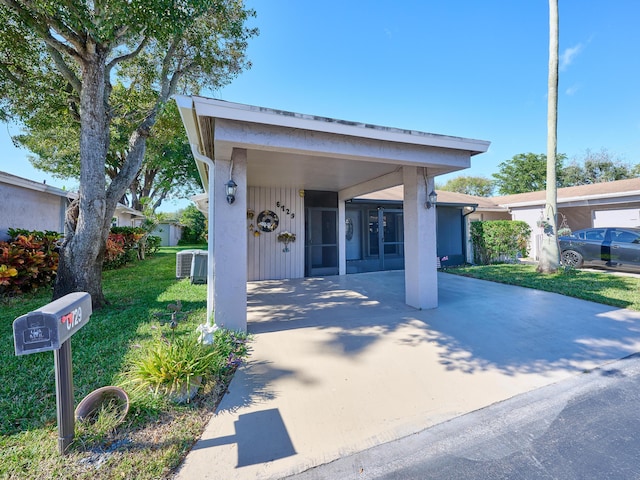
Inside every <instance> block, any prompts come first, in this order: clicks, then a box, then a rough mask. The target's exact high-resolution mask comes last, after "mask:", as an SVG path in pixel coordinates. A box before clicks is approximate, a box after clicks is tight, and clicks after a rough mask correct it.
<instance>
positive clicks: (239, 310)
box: [209, 148, 247, 331]
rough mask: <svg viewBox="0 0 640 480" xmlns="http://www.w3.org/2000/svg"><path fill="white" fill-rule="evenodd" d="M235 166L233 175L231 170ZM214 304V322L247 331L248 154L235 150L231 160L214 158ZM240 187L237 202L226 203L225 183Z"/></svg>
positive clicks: (210, 220)
mask: <svg viewBox="0 0 640 480" xmlns="http://www.w3.org/2000/svg"><path fill="white" fill-rule="evenodd" d="M232 166H233V172H231V167H232ZM214 178H215V188H214V196H215V202H214V214H213V216H209V222H212V221H213V222H214V223H215V225H214V229H213V230H214V239H213V241H214V256H213V261H214V267H213V268H214V276H215V283H214V304H215V323H216V325H219V326H221V327H225V328H228V329H231V330H242V331H246V330H247V151H246V150H245V149H237V148H234V149H233V151H232V153H231V160H227V159H224V158H216V159H215V174H214ZM230 178H233V180H234V181H235V182H236V184H237V185H238V189H237V193H236V199H235V202H234V203H233V204H231V205H229V203H227V195H226V191H225V184H226V183H227V182H228V181H229V179H230Z"/></svg>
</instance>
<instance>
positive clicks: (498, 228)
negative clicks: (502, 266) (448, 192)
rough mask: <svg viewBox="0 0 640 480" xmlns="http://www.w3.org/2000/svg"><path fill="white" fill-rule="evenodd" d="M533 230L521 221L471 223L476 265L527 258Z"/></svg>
mask: <svg viewBox="0 0 640 480" xmlns="http://www.w3.org/2000/svg"><path fill="white" fill-rule="evenodd" d="M530 235H531V228H530V227H529V225H528V224H527V223H526V222H523V221H519V220H489V221H484V222H482V221H475V222H471V241H472V242H473V253H474V260H475V262H476V263H479V264H482V265H488V264H490V263H506V262H513V261H515V260H516V259H517V257H518V256H523V257H526V256H527V250H528V242H529V236H530Z"/></svg>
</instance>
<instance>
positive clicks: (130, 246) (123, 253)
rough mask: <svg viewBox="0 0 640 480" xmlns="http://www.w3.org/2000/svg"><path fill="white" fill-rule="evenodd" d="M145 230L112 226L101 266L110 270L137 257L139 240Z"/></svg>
mask: <svg viewBox="0 0 640 480" xmlns="http://www.w3.org/2000/svg"><path fill="white" fill-rule="evenodd" d="M144 235H145V230H144V229H143V228H139V227H112V228H111V231H110V233H109V238H107V250H106V252H105V257H104V263H103V265H102V268H103V269H105V270H110V269H114V268H119V267H122V266H123V265H125V264H127V263H129V262H133V261H134V260H136V259H137V258H138V253H137V250H138V249H139V248H140V245H139V242H140V240H141V239H142V238H143V237H144Z"/></svg>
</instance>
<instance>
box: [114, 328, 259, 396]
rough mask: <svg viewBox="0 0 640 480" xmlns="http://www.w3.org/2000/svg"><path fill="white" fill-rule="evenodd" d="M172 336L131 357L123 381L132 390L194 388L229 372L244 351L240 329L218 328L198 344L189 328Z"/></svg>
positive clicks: (165, 392) (168, 392) (163, 391)
mask: <svg viewBox="0 0 640 480" xmlns="http://www.w3.org/2000/svg"><path fill="white" fill-rule="evenodd" d="M173 337H174V336H173V335H172V339H171V340H169V339H167V338H158V339H156V340H154V341H152V342H151V343H149V344H147V345H146V346H145V347H143V348H142V349H141V350H140V351H139V354H138V355H136V356H135V358H133V359H132V360H131V362H130V366H129V368H128V370H127V373H126V380H125V384H128V385H130V386H131V387H132V388H133V391H134V392H144V391H152V392H153V393H154V394H155V395H158V394H163V395H168V396H172V395H173V394H176V393H178V392H181V391H182V390H189V389H191V388H195V389H197V388H198V387H199V386H200V381H202V383H206V382H207V381H211V380H213V381H219V380H220V379H222V378H223V377H224V376H225V375H227V374H229V373H231V372H232V371H233V370H234V369H235V368H236V367H237V366H238V365H239V364H240V363H241V362H242V360H243V359H244V358H245V357H246V356H247V355H248V347H247V335H246V334H244V333H241V332H233V331H230V330H225V329H218V330H216V332H215V333H214V343H213V344H212V345H203V344H201V343H200V342H199V341H198V339H197V337H196V336H195V335H193V334H192V333H191V332H189V333H186V334H184V335H181V336H175V338H173ZM188 398H189V397H188V396H187V397H186V398H185V399H184V400H187V401H188Z"/></svg>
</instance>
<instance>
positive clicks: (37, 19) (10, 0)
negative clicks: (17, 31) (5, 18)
mask: <svg viewBox="0 0 640 480" xmlns="http://www.w3.org/2000/svg"><path fill="white" fill-rule="evenodd" d="M0 2H1V3H3V4H4V5H6V6H7V7H8V8H10V9H11V10H12V11H13V12H15V13H16V14H17V15H18V16H19V17H20V18H21V19H22V20H23V21H24V23H25V24H27V25H29V26H31V27H33V29H34V30H35V31H36V32H37V33H38V34H39V35H40V37H41V38H42V40H43V41H44V42H45V43H46V44H47V45H49V46H51V47H53V48H54V49H56V50H57V51H59V52H63V53H66V54H67V55H70V56H71V57H74V58H76V59H77V60H81V59H82V55H81V51H83V50H84V43H83V41H82V38H81V37H80V36H79V35H77V34H76V33H75V32H74V31H73V30H71V29H69V28H67V26H66V25H64V24H63V23H62V22H60V21H59V20H58V19H56V18H54V17H45V16H43V15H40V14H38V13H36V11H37V6H36V5H35V4H34V3H33V2H32V1H24V2H23V3H24V5H26V6H27V7H30V8H31V9H32V10H28V9H27V8H24V7H23V6H22V5H21V4H19V3H18V2H16V1H15V0H0ZM51 28H53V29H54V30H55V31H56V32H57V33H58V34H59V35H60V36H61V37H62V38H64V39H65V40H67V41H68V42H69V43H71V45H73V46H74V47H75V49H74V48H71V47H70V46H69V45H66V44H65V43H63V42H60V41H59V40H57V39H56V38H54V37H53V35H51V30H50V29H51Z"/></svg>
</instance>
